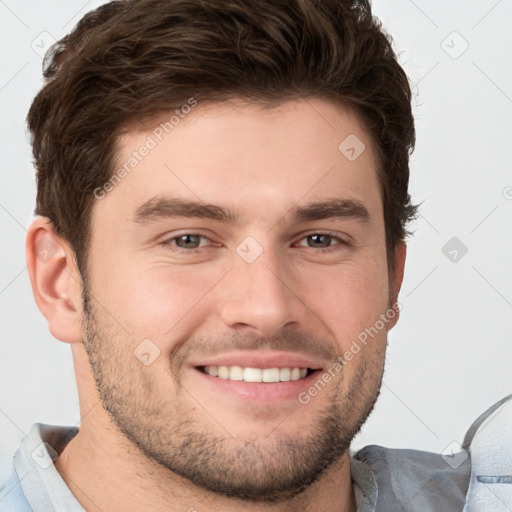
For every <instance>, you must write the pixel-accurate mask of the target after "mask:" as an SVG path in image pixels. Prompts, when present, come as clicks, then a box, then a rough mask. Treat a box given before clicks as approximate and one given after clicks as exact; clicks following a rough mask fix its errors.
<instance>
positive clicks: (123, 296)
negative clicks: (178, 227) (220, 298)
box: [103, 263, 225, 341]
mask: <svg viewBox="0 0 512 512" xmlns="http://www.w3.org/2000/svg"><path fill="white" fill-rule="evenodd" d="M199 267H200V266H199V265H198V266H188V267H185V266H175V265H170V264H168V263H161V264H160V263H157V264H150V265H145V266H143V267H140V268H136V269H135V270H128V271H123V270H122V267H121V266H120V268H119V270H118V271H116V274H115V275H113V276H111V278H110V279H109V284H108V286H107V285H104V286H103V288H104V290H105V291H106V290H107V288H108V298H106V299H105V302H106V303H108V304H110V308H111V311H110V312H111V314H112V316H115V317H116V319H119V321H123V324H124V325H125V326H126V328H127V329H128V330H129V331H130V332H132V333H133V334H134V335H139V337H140V336H143V337H151V336H154V337H155V338H160V339H161V340H162V341H163V337H164V336H165V335H166V334H167V335H169V334H170V333H169V331H172V334H173V335H174V334H175V332H176V330H179V329H178V327H181V326H182V324H185V323H190V320H191V319H194V318H195V319H197V317H198V315H201V314H203V313H204V303H206V300H205V299H206V298H207V297H208V295H209V294H210V292H211V290H212V289H213V288H214V287H215V285H216V284H217V283H218V282H219V281H220V280H221V279H222V276H223V275H224V274H225V272H223V271H222V270H223V269H217V268H213V267H210V268H208V269H206V267H203V268H199ZM105 291H104V293H105ZM110 308H109V309H110ZM167 337H168V336H167Z"/></svg>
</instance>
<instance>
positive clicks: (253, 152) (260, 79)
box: [0, 0, 502, 512]
mask: <svg viewBox="0 0 512 512" xmlns="http://www.w3.org/2000/svg"><path fill="white" fill-rule="evenodd" d="M46 64H47V65H46V69H45V77H46V84H45V86H44V87H43V89H42V90H41V92H40V93H39V94H38V95H37V97H36V98H35V100H34V103H33V104H32V107H31V109H30V112H29V115H28V123H29V128H30V130H31V132H32V134H33V150H34V157H35V162H36V166H37V185H38V192H37V207H36V214H37V215H38V217H37V218H36V219H35V220H34V222H33V223H32V225H31V227H30V230H29V233H28V236H27V261H28V268H29V272H30V278H31V283H32V287H33V292H34V297H35V300H36V302H37V305H38V307H39V308H40V310H41V311H42V313H43V314H44V315H45V317H46V318H47V320H48V325H49V328H50V331H51V333H52V334H53V335H54V336H55V337H56V338H57V339H59V340H61V341H63V342H66V343H69V344H70V345H71V348H72V352H73V359H74V364H75V372H76V377H77V385H78V391H79V397H80V407H81V424H80V427H79V429H77V428H66V427H54V426H48V425H40V424H36V425H35V426H34V427H33V429H32V431H31V433H30V435H29V437H28V438H27V439H26V440H24V442H23V444H22V446H21V447H20V448H19V449H18V451H17V452H16V454H15V456H14V471H13V475H12V477H11V479H10V481H9V482H8V483H7V484H6V485H5V487H4V488H5V489H8V490H9V491H10V492H9V493H5V494H4V495H3V496H4V499H2V500H1V501H0V510H34V511H36V512H38V511H46V510H66V511H78V510H87V511H107V510H108V511H111V512H116V511H121V510H122V511H139V510H151V511H164V510H165V511H169V510H172V511H178V510H188V511H196V510H197V511H201V510H209V511H217V510H223V511H226V510H239V509H242V510H247V511H284V510H290V511H291V510H294V511H295V510H299V511H300V510H305V511H306V510H307V511H327V510H330V511H332V510H340V511H346V512H352V511H356V510H357V511H369V510H378V511H382V510H400V509H403V510H421V511H430V510H442V509H443V510H461V509H462V507H463V506H464V503H465V501H466V494H467V493H468V492H469V487H470V481H472V480H471V478H472V477H471V463H470V460H469V458H468V457H467V454H466V453H465V452H463V453H464V454H465V455H466V458H465V460H464V461H463V462H462V463H461V464H458V465H455V464H454V465H449V464H447V463H446V462H445V461H444V460H443V458H442V457H441V456H439V455H436V454H427V453H422V452H414V451H409V450H405V451H401V450H386V449H383V448H380V447H367V448H365V449H364V450H362V451H361V452H359V453H358V454H353V456H351V454H350V451H349V448H350V443H351V440H352V439H353V437H354V436H355V434H356V433H357V432H358V431H359V429H360V428H361V426H362V424H363V423H364V422H365V420H366V418H367V417H368V415H369V414H370V412H371V410H372V408H373V406H374V404H375V401H376V399H377V396H378V394H379V389H380V385H381V380H382V373H383V368H384V358H385V349H386V339H387V332H388V331H389V330H390V329H391V328H392V327H393V326H394V325H395V324H396V322H397V321H398V317H399V303H398V294H399V291H400V286H401V283H402V278H403V273H404V265H405V257H406V245H405V237H406V234H407V231H406V225H407V222H408V221H409V220H410V219H411V218H413V217H414V215H415V213H416V210H417V207H416V206H414V205H412V204H411V201H410V196H409V194H408V179H409V168H408V158H409V154H410V151H411V150H412V147H413V144H414V125H413V119H412V115H411V109H410V89H409V85H408V81H407V77H406V76H405V74H404V72H403V70H402V69H401V68H400V66H399V65H398V63H397V61H396V58H395V55H394V53H393V51H392V49H391V46H390V42H389V41H388V39H387V38H386V36H385V35H384V34H383V32H382V31H381V29H380V27H379V24H378V23H377V22H376V20H374V19H373V18H372V15H371V11H370V7H369V5H368V4H367V3H365V2H360V3H357V4H355V5H352V3H349V2H340V1H338V0H336V1H334V0H333V1H324V2H311V1H305V0H300V1H297V2H290V1H283V2H277V1H258V2H254V3H245V2H243V1H241V0H239V1H234V0H232V1H229V2H228V1H220V0H219V1H210V2H201V1H200V0H197V1H190V0H188V1H184V0H181V1H180V0H174V1H167V2H163V1H161V0H142V1H134V0H132V1H119V2H113V3H111V4H107V5H105V6H103V7H100V8H99V9H97V10H96V11H93V12H91V13H89V14H87V15H86V16H85V17H84V18H83V19H82V20H81V22H80V23H79V24H78V26H77V27H76V29H75V30H74V31H73V32H72V33H71V34H69V35H68V36H67V37H65V38H64V39H63V40H61V41H60V42H59V43H58V44H57V45H56V46H55V47H54V48H53V49H52V51H51V53H50V55H49V56H48V57H47V62H46ZM499 405H500V406H501V405H502V404H501V403H500V404H499ZM496 410H497V409H496V408H495V409H492V410H491V411H489V412H488V413H487V414H486V416H485V418H488V417H490V415H491V414H494V413H496ZM482 421H483V420H482ZM476 426H477V427H478V426H480V423H477V424H476ZM470 442H471V439H469V440H468V443H467V444H465V449H468V448H469V443H470ZM2 507H3V508H2ZM442 507H444V508H442Z"/></svg>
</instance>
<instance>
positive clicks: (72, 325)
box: [25, 216, 82, 343]
mask: <svg viewBox="0 0 512 512" xmlns="http://www.w3.org/2000/svg"><path fill="white" fill-rule="evenodd" d="M25 255H26V260H27V268H28V272H29V276H30V284H31V285H32V293H33V294H34V299H35V301H36V303H37V307H38V308H39V310H40V311H41V313H42V314H43V315H44V316H45V318H46V320H48V327H49V329H50V332H51V333H52V335H53V336H54V337H55V338H57V339H59V340H61V341H64V342H66V343H79V342H81V341H82V332H81V316H82V278H81V276H80V273H79V272H78V268H77V266H76V262H75V254H74V252H73V250H72V249H71V248H70V246H69V244H68V243H67V242H66V241H65V240H64V239H63V238H62V237H60V236H58V235H56V234H55V232H54V230H53V225H52V223H51V221H50V220H49V219H48V218H46V217H40V216H39V217H36V219H35V220H34V221H33V222H32V224H31V225H30V227H29V229H28V233H27V238H26V244H25Z"/></svg>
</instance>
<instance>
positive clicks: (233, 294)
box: [219, 250, 311, 337]
mask: <svg viewBox="0 0 512 512" xmlns="http://www.w3.org/2000/svg"><path fill="white" fill-rule="evenodd" d="M226 281H227V282H225V283H224V286H223V290H222V297H219V298H220V300H221V303H220V315H221V319H222V321H223V322H224V324H225V325H226V326H228V327H229V328H231V329H236V330H238V331H241V330H244V331H253V332H255V333H256V334H257V335H259V336H264V337H267V336H273V335H275V334H276V333H278V332H279V331H280V330H281V329H283V328H285V327H286V328H292V327H294V328H296V327H297V326H298V325H299V324H302V323H304V321H305V320H306V319H307V317H308V315H311V311H310V310H309V308H308V307H307V306H306V304H305V303H304V302H303V300H304V298H303V297H301V296H300V292H299V291H298V286H297V279H294V272H293V269H292V268H291V267H290V266H289V265H288V266H287V265H286V262H284V261H282V259H280V258H279V256H278V255H276V254H275V252H272V251H269V250H265V251H264V252H263V254H262V255H261V256H260V257H259V258H258V259H257V260H256V261H253V262H252V263H248V262H246V261H244V260H242V259H241V258H238V256H236V255H235V257H234V268H233V269H232V270H231V272H230V273H229V275H228V277H227V280H226ZM294 281H295V286H294ZM294 288H296V289H294Z"/></svg>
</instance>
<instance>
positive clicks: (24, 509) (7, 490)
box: [0, 464, 32, 512]
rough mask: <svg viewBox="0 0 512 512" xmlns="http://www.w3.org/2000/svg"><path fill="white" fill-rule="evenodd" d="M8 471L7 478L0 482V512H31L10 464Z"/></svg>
mask: <svg viewBox="0 0 512 512" xmlns="http://www.w3.org/2000/svg"><path fill="white" fill-rule="evenodd" d="M9 469H10V474H9V476H8V477H7V478H5V479H4V480H2V481H0V512H32V509H31V508H30V505H29V504H28V502H27V498H26V497H25V494H24V493H23V488H22V486H21V483H20V479H19V477H18V474H17V473H16V471H15V470H14V467H13V466H12V464H11V467H10V468H9Z"/></svg>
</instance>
